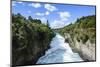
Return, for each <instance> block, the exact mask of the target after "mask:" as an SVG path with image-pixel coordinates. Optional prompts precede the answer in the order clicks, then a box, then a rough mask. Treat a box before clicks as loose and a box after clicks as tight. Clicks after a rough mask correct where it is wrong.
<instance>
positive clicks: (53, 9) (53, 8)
mask: <svg viewBox="0 0 100 67" xmlns="http://www.w3.org/2000/svg"><path fill="white" fill-rule="evenodd" d="M44 7H45V8H46V9H47V10H48V11H51V12H52V11H55V10H57V8H56V7H55V6H52V5H50V4H45V5H44Z"/></svg>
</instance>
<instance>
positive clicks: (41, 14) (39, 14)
mask: <svg viewBox="0 0 100 67" xmlns="http://www.w3.org/2000/svg"><path fill="white" fill-rule="evenodd" d="M49 14H50V12H49V11H46V12H45V13H39V12H37V13H36V15H37V16H47V15H49Z"/></svg>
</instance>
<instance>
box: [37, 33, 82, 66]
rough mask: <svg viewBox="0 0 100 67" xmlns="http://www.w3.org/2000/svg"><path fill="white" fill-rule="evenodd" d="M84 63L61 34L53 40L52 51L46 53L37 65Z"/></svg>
mask: <svg viewBox="0 0 100 67" xmlns="http://www.w3.org/2000/svg"><path fill="white" fill-rule="evenodd" d="M80 61H83V60H82V58H81V57H80V56H79V54H78V53H74V52H73V51H72V49H71V47H70V46H69V43H65V39H64V37H62V36H61V35H60V34H58V33H57V34H56V36H55V37H54V38H53V39H52V41H51V44H50V49H48V50H47V51H46V52H45V55H44V56H42V57H40V58H39V60H38V61H37V63H36V64H48V63H64V62H80Z"/></svg>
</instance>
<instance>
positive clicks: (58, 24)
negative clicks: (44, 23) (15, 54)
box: [50, 20, 67, 29]
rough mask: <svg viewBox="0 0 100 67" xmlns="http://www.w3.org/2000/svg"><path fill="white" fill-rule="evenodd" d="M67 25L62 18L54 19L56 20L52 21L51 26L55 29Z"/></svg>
mask: <svg viewBox="0 0 100 67" xmlns="http://www.w3.org/2000/svg"><path fill="white" fill-rule="evenodd" d="M66 25H67V24H66V23H65V22H64V21H61V20H54V22H52V23H50V27H51V28H53V29H56V28H62V27H64V26H66Z"/></svg>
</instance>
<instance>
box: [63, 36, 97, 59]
mask: <svg viewBox="0 0 100 67" xmlns="http://www.w3.org/2000/svg"><path fill="white" fill-rule="evenodd" d="M65 41H66V42H68V43H69V44H70V46H71V48H72V50H73V51H74V52H78V53H79V54H80V56H81V58H83V60H84V61H95V60H96V59H95V43H91V42H90V40H88V41H87V42H86V43H85V44H84V43H82V41H80V42H78V41H77V39H76V37H74V39H73V38H71V37H70V35H69V34H65Z"/></svg>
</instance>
